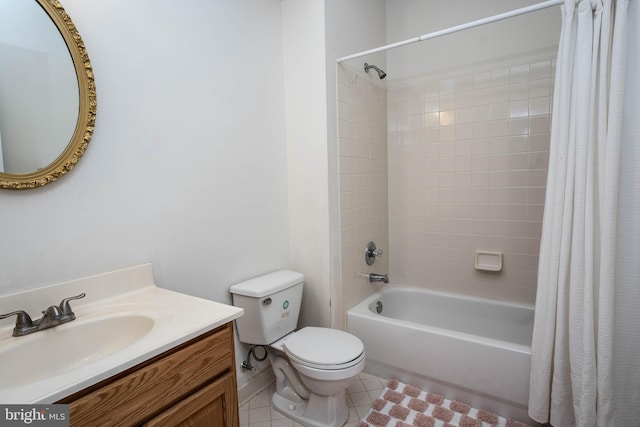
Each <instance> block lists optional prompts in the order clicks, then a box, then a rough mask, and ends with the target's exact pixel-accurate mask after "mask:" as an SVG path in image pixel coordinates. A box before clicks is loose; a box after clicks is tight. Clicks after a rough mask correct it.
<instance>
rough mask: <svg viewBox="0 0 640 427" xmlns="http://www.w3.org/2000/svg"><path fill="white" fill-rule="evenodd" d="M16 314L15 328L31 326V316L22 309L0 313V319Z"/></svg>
mask: <svg viewBox="0 0 640 427" xmlns="http://www.w3.org/2000/svg"><path fill="white" fill-rule="evenodd" d="M13 315H17V316H18V318H17V319H16V328H28V327H30V326H33V322H32V321H31V316H29V314H28V313H27V312H26V311H24V310H17V311H13V312H11V313H7V314H0V319H6V318H7V317H10V316H13Z"/></svg>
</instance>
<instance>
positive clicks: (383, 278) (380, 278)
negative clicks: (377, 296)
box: [369, 273, 389, 283]
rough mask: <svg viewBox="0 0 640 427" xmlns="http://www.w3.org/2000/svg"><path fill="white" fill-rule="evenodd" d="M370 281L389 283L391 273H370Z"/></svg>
mask: <svg viewBox="0 0 640 427" xmlns="http://www.w3.org/2000/svg"><path fill="white" fill-rule="evenodd" d="M369 281H370V282H384V283H389V275H388V274H376V273H371V274H369Z"/></svg>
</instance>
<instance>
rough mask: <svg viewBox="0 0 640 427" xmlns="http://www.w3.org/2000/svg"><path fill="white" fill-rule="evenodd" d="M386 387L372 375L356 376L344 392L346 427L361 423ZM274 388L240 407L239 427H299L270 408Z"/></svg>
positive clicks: (384, 381) (383, 381)
mask: <svg viewBox="0 0 640 427" xmlns="http://www.w3.org/2000/svg"><path fill="white" fill-rule="evenodd" d="M386 383H387V381H386V380H384V379H382V378H378V377H375V376H373V375H369V374H365V373H360V374H359V375H358V378H357V379H356V380H355V381H354V382H353V384H351V386H349V388H348V389H347V406H348V407H349V419H348V420H347V424H345V427H354V426H355V425H356V423H357V422H358V421H360V419H362V417H363V416H364V415H365V414H366V413H367V411H368V410H369V408H370V407H371V404H372V403H373V401H374V400H375V399H376V398H377V397H378V396H379V395H380V392H382V389H383V388H384V386H385V384H386ZM275 387H276V386H275V383H274V384H271V385H270V386H269V387H268V389H265V390H263V391H261V392H260V393H258V394H257V395H255V396H254V397H252V398H251V399H250V400H249V401H248V402H246V403H245V404H244V405H241V406H240V427H294V426H295V427H298V426H300V424H298V423H295V422H293V421H291V420H290V419H288V418H285V416H284V415H282V414H280V412H278V411H276V410H275V409H272V408H271V395H272V394H273V392H274V391H275Z"/></svg>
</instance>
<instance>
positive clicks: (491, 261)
mask: <svg viewBox="0 0 640 427" xmlns="http://www.w3.org/2000/svg"><path fill="white" fill-rule="evenodd" d="M475 267H476V270H484V271H502V252H487V251H476V262H475Z"/></svg>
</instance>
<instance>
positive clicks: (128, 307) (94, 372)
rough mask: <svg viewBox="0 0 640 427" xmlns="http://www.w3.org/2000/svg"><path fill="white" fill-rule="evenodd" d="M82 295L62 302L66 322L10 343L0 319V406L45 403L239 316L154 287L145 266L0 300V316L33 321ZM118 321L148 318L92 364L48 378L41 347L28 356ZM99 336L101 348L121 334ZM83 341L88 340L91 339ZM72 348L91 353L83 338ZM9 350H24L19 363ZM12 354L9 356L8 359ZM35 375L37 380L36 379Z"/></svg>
mask: <svg viewBox="0 0 640 427" xmlns="http://www.w3.org/2000/svg"><path fill="white" fill-rule="evenodd" d="M82 292H84V293H86V297H85V298H83V299H81V300H74V301H71V302H70V303H71V307H72V309H73V311H74V312H75V314H76V320H74V321H72V322H69V323H66V324H63V325H59V326H56V327H53V328H51V329H46V330H44V331H40V332H35V333H33V334H30V335H27V336H24V337H13V336H11V334H12V331H13V326H14V324H15V317H11V318H10V319H9V320H10V322H7V320H6V319H5V320H2V321H1V322H2V323H0V403H3V404H9V403H18V404H30V403H53V402H55V401H57V400H59V399H62V398H63V397H66V396H68V395H70V394H73V393H75V392H77V391H79V390H82V389H84V388H86V387H88V386H91V385H93V384H95V383H97V382H99V381H102V380H104V379H106V378H109V377H111V376H113V375H115V374H117V373H119V372H122V371H124V370H126V369H128V368H130V367H132V366H135V365H137V364H139V363H141V362H143V361H145V360H147V359H150V358H152V357H154V356H157V355H158V354H161V353H162V352H164V351H166V350H169V349H171V348H173V347H175V346H177V345H179V344H182V343H184V342H186V341H188V340H190V339H192V338H195V337H197V336H198V335H201V334H203V333H205V332H207V331H210V330H213V329H215V328H217V327H218V326H221V325H223V324H225V323H227V322H229V321H232V320H234V319H236V318H238V317H240V316H242V315H243V310H242V309H241V308H238V307H234V306H230V305H227V304H221V303H218V302H214V301H208V300H204V299H202V298H197V297H192V296H189V295H185V294H180V293H177V292H173V291H169V290H166V289H162V288H158V287H156V286H155V284H154V283H153V273H152V271H151V265H150V264H144V265H141V266H137V267H131V268H128V269H124V270H118V271H115V272H110V273H105V274H100V275H96V276H91V277H88V278H83V279H78V280H73V281H69V282H64V283H60V284H56V285H51V286H47V287H44V288H39V289H34V290H29V291H24V292H20V293H16V294H11V295H4V296H0V313H6V312H10V311H15V310H18V309H20V310H25V311H27V312H28V313H29V314H31V315H32V318H33V319H34V320H35V319H36V318H38V317H40V316H39V315H37V314H36V313H39V312H40V311H41V310H44V309H45V308H46V307H48V306H50V305H56V304H58V303H59V302H60V301H61V300H62V299H63V298H66V297H69V296H73V295H78V294H80V293H82ZM118 316H124V317H127V316H140V317H146V318H149V319H153V321H152V322H151V321H149V324H151V323H152V324H153V327H151V329H150V330H149V331H148V332H147V333H146V334H145V335H144V336H142V337H141V338H139V339H137V340H135V341H134V342H133V343H131V344H128V345H127V346H125V347H123V348H122V349H121V350H118V351H115V352H113V353H112V354H108V355H106V356H98V357H99V358H97V359H96V358H95V357H87V358H85V359H83V360H75V361H74V363H73V364H70V365H69V366H65V367H64V368H63V369H60V368H59V367H58V368H56V369H54V368H52V370H55V371H56V372H51V373H49V372H48V371H47V363H48V361H49V359H48V357H51V356H48V355H47V349H44V348H43V349H38V351H33V349H34V348H36V349H37V348H38V347H37V346H38V345H39V343H40V342H41V341H42V340H46V341H45V342H49V343H51V342H56V337H57V336H63V335H62V334H66V337H67V338H68V337H69V336H71V335H72V334H73V328H79V327H82V326H83V325H87V324H88V323H90V322H100V321H101V320H102V319H105V318H113V317H118ZM127 318H128V317H127ZM124 321H126V319H124ZM78 330H80V329H78ZM116 333H117V334H120V332H115V333H114V334H116ZM41 334H48V335H46V336H45V335H41ZM56 334H60V335H56ZM124 334H126V332H124ZM101 335H104V336H100V337H95V339H99V340H100V341H104V342H107V343H108V342H109V340H113V341H116V340H117V339H122V337H121V336H109V330H106V331H105V332H104V333H103V334H101ZM125 338H126V337H125ZM88 341H92V342H93V341H94V337H92V339H91V340H88ZM100 344H102V343H100ZM74 345H75V344H74ZM78 345H81V346H83V347H82V350H83V351H82V353H83V354H84V353H87V352H89V353H90V351H91V350H90V348H89V349H88V348H87V346H89V347H90V346H92V345H96V344H95V343H94V344H92V343H91V342H87V340H86V338H84V342H83V343H79V344H78ZM21 346H22V347H21ZM14 347H21V348H24V349H25V351H24V359H23V360H16V357H15V355H16V354H20V351H22V350H21V349H18V353H16V351H15V350H13V348H14ZM12 350H13V352H14V355H13V356H9V353H11V351H12ZM40 350H41V351H40ZM58 350H60V349H56V351H57V352H58V353H60V351H58ZM62 351H63V353H62V355H61V356H60V357H65V356H64V351H65V350H64V349H63V350H62ZM69 354H70V355H69V357H70V359H73V348H70V349H69ZM93 359H95V360H93ZM49 363H53V362H50V361H49ZM72 365H73V366H72ZM32 366H33V367H34V368H31V367H32ZM39 371H42V372H44V373H45V374H38V372H39ZM34 372H35V373H34ZM30 377H34V378H30ZM7 378H11V380H7ZM25 381H26V383H24V382H25Z"/></svg>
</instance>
